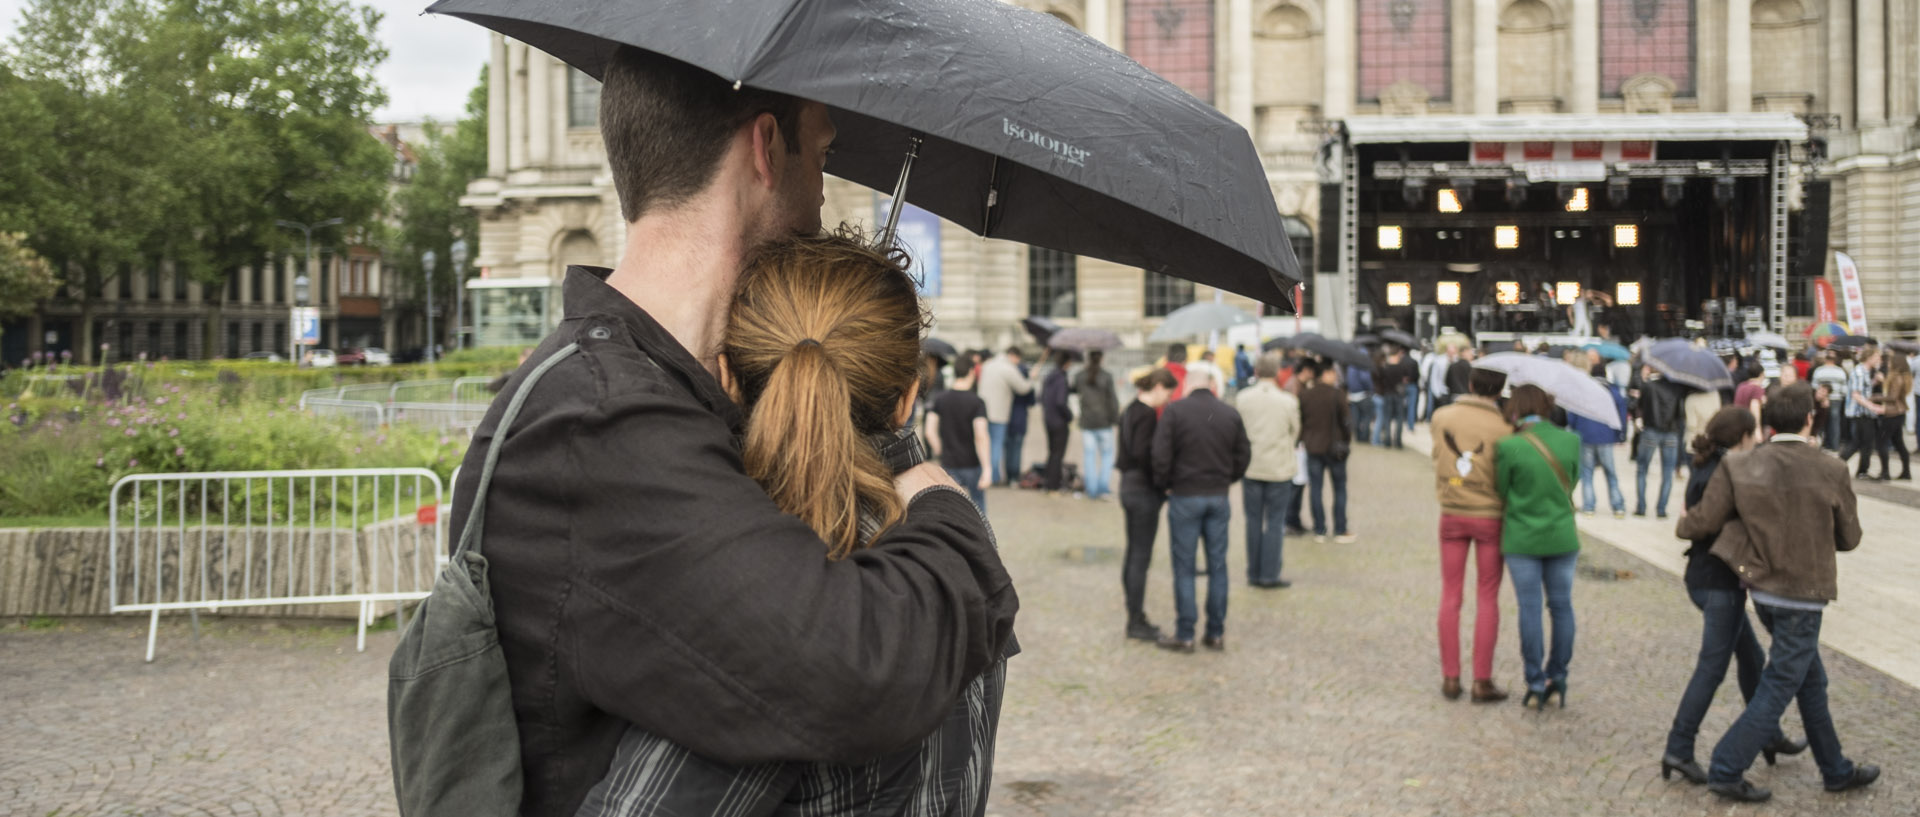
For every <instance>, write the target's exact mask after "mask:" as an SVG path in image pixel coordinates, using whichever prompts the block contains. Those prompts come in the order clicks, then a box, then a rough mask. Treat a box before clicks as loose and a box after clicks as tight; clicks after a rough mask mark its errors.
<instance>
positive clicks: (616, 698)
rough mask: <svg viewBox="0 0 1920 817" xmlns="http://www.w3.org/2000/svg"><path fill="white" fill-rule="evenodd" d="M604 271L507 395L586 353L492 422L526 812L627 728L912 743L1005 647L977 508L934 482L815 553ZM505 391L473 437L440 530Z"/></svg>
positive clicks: (490, 515) (547, 810)
mask: <svg viewBox="0 0 1920 817" xmlns="http://www.w3.org/2000/svg"><path fill="white" fill-rule="evenodd" d="M605 274H606V272H605V271H604V270H598V271H595V270H590V269H588V268H582V267H575V268H572V269H569V270H568V272H567V279H566V284H565V304H566V318H565V320H564V321H563V322H562V323H561V325H560V327H559V328H558V329H557V330H556V331H555V332H554V333H553V334H552V335H550V336H549V337H548V338H547V339H546V340H545V341H544V342H542V343H541V344H540V347H539V348H538V349H536V350H535V351H534V353H533V355H532V356H531V357H530V358H528V360H527V362H526V364H525V365H523V366H522V367H521V369H520V371H518V372H515V373H514V375H513V379H512V381H511V382H510V383H509V384H508V387H507V388H506V389H504V390H503V391H502V392H501V394H502V395H510V394H512V393H513V392H514V390H515V389H517V388H518V386H519V383H520V381H521V380H522V379H523V378H524V377H525V376H526V373H527V372H528V371H530V370H531V369H532V368H533V367H534V366H537V365H539V364H540V363H541V362H542V361H544V360H546V358H547V357H548V356H549V355H551V354H553V352H555V351H556V350H558V349H560V348H561V347H563V346H565V345H566V344H568V343H578V344H580V347H581V351H580V352H579V353H578V354H575V355H573V356H572V357H570V358H568V359H566V360H565V361H564V362H562V363H560V364H559V365H557V366H555V367H554V368H553V369H552V370H550V371H549V372H548V373H547V374H546V376H545V378H544V379H543V380H542V381H541V382H540V384H539V386H537V387H536V388H535V389H534V391H533V393H532V395H531V396H530V397H529V398H528V400H527V403H526V405H525V406H524V407H523V409H522V410H521V414H520V417H519V419H518V420H517V421H516V422H515V423H514V427H513V428H511V429H509V430H508V431H507V432H506V433H507V435H508V436H507V441H506V444H505V447H504V449H503V451H502V453H501V456H500V462H499V466H498V467H497V469H496V470H495V472H494V477H493V487H492V490H491V491H490V496H489V499H488V503H487V508H486V528H485V536H486V541H485V543H484V553H485V555H486V557H487V559H488V560H489V561H490V562H491V563H492V574H491V577H490V578H491V584H492V595H493V601H494V605H495V610H496V612H497V616H498V621H499V625H498V626H499V632H500V642H501V648H502V650H503V651H504V653H505V655H506V659H507V671H508V676H509V680H510V682H511V685H512V688H513V703H514V711H515V715H516V718H517V720H518V722H519V728H520V744H521V755H522V758H523V763H524V769H523V772H524V777H525V784H526V785H525V791H526V799H525V801H524V802H523V803H522V806H521V813H523V814H529V815H549V814H552V815H561V814H567V815H570V814H572V813H573V812H574V811H575V810H576V809H578V808H579V805H580V801H581V798H582V797H583V796H584V795H585V794H586V792H587V790H588V788H589V787H590V786H592V785H593V784H594V783H595V782H596V781H598V780H599V779H600V778H601V777H602V776H604V775H605V774H606V773H607V768H608V764H609V762H610V761H611V760H612V758H613V754H614V748H615V746H616V745H617V743H618V742H619V740H620V735H621V733H622V732H623V731H624V730H625V729H626V725H627V724H628V723H632V724H635V725H637V726H639V727H641V728H642V729H645V730H647V731H649V732H652V733H654V734H657V735H660V736H662V737H664V738H666V739H668V740H671V741H673V742H675V743H678V744H680V745H682V746H685V747H687V748H688V749H690V750H692V751H693V752H694V753H696V754H698V755H700V756H702V757H706V758H711V759H714V760H718V761H722V762H725V763H733V764H749V763H759V762H765V761H775V760H799V761H837V762H851V761H858V760H865V759H870V758H872V757H875V756H878V755H881V754H883V753H886V752H888V751H891V750H894V749H898V748H900V747H902V746H905V745H907V744H910V743H913V742H915V741H918V740H919V739H921V738H923V737H925V736H926V735H927V734H928V733H929V732H931V731H932V730H933V729H934V728H935V727H936V726H938V725H939V724H940V723H941V721H942V720H943V719H944V718H945V717H946V716H947V713H948V711H949V710H950V709H951V707H952V706H953V704H954V702H955V701H956V700H957V699H958V698H959V695H960V692H961V690H962V689H963V688H964V687H965V686H966V685H967V684H968V683H969V682H971V681H972V680H973V679H974V678H975V677H976V676H978V675H979V674H980V673H981V672H982V671H984V670H985V669H986V668H987V666H988V665H989V664H991V663H992V662H993V661H994V660H996V659H998V658H999V657H1000V656H1001V655H1002V654H1003V653H1004V651H1005V649H1006V646H1007V641H1008V639H1009V638H1010V637H1011V634H1012V629H1013V616H1014V611H1015V609H1016V608H1017V607H1018V601H1017V600H1016V598H1015V596H1014V592H1013V586H1012V583H1011V581H1010V580H1009V579H1008V577H1007V574H1006V571H1005V569H1004V568H1003V567H1002V566H1001V563H1000V558H999V556H998V554H997V553H996V552H995V550H994V547H993V543H992V540H991V536H990V534H989V533H988V531H987V528H986V526H985V524H984V523H983V521H982V520H981V518H980V514H979V513H978V512H977V511H975V510H974V507H973V503H972V502H970V501H968V499H967V498H966V496H965V495H963V494H961V493H959V492H958V491H952V490H947V489H929V490H928V491H926V492H923V493H922V494H921V495H920V496H918V497H916V498H915V499H914V500H913V502H912V503H911V504H910V505H909V507H908V510H907V515H906V518H905V520H904V521H902V522H901V523H900V524H898V525H896V526H895V527H893V528H892V529H891V530H889V531H887V532H886V533H885V534H883V535H881V536H880V537H878V538H877V539H876V540H875V541H874V543H873V546H872V547H871V548H869V549H866V550H862V551H858V552H856V553H854V554H853V555H851V556H849V557H848V558H846V559H844V560H842V561H837V562H829V561H827V559H826V552H827V547H826V545H825V544H824V543H823V542H821V540H820V538H819V537H818V536H816V535H814V533H813V531H812V530H811V529H810V528H808V527H807V526H806V524H805V523H802V522H801V521H800V520H799V519H798V518H797V517H793V516H790V515H787V514H784V513H781V512H780V510H779V509H778V508H777V507H776V506H775V505H774V503H773V501H772V500H771V499H769V498H768V497H767V495H766V492H765V491H763V490H761V488H760V486H759V485H758V484H756V483H754V481H753V480H751V479H749V478H748V477H747V476H746V473H745V471H744V470H743V468H742V465H741V460H740V454H739V451H738V449H737V446H736V441H737V439H738V435H739V434H740V433H741V430H742V428H741V423H742V417H741V413H740V411H739V409H738V407H736V406H735V405H734V404H733V402H732V401H731V400H729V399H728V398H727V396H726V394H725V393H724V392H723V391H722V390H721V388H720V385H719V383H718V382H716V381H715V380H714V378H713V377H712V376H711V375H710V374H708V372H707V371H706V370H705V369H704V368H702V367H701V366H700V365H699V364H698V363H696V362H695V361H694V359H693V357H692V356H691V355H689V354H688V353H687V351H686V350H685V349H683V348H682V347H681V346H680V345H679V343H678V342H676V341H675V340H674V338H673V336H672V335H670V334H668V333H667V332H666V330H665V329H663V328H662V327H661V326H660V325H659V324H657V323H655V322H654V320H653V319H652V318H651V317H649V316H648V315H647V314H646V313H645V312H643V311H642V310H640V309H639V307H637V306H635V305H634V304H633V302H632V301H630V300H628V299H627V298H626V297H625V296H623V295H621V294H620V293H619V292H618V291H616V290H614V289H613V288H612V287H609V286H608V285H607V284H606V283H605V281H604V280H602V279H603V278H604V276H605ZM505 403H506V400H504V399H503V400H497V401H495V403H494V405H493V408H492V409H490V410H489V411H488V413H487V417H486V419H485V421H483V422H482V423H481V426H480V429H479V431H478V432H477V433H476V434H475V435H474V438H473V442H472V445H471V448H470V449H469V450H468V454H467V458H466V461H465V463H464V465H463V479H461V480H460V484H459V485H456V486H455V492H454V502H453V519H454V520H456V522H455V525H454V529H453V531H452V541H459V538H460V529H459V528H460V523H459V521H458V520H464V519H465V518H466V509H467V508H470V507H472V502H473V486H474V483H475V482H477V481H478V479H477V476H478V474H479V473H480V471H481V460H482V459H483V458H484V454H485V452H486V449H487V445H488V443H489V442H490V441H491V440H492V439H493V436H494V434H495V433H496V428H495V425H496V424H497V423H498V421H499V416H500V414H501V412H502V410H503V409H504V404H505ZM467 475H472V476H467Z"/></svg>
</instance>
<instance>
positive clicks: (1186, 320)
mask: <svg viewBox="0 0 1920 817" xmlns="http://www.w3.org/2000/svg"><path fill="white" fill-rule="evenodd" d="M1259 322H1260V319H1259V318H1255V317H1254V316H1252V315H1249V314H1247V311H1246V310H1244V309H1241V308H1239V307H1237V306H1229V305H1227V304H1216V303H1212V302H1202V303H1197V304H1187V305H1186V306H1183V307H1180V308H1179V309H1176V310H1173V311H1172V312H1169V313H1167V319H1166V320H1164V321H1161V322H1160V328H1158V329H1155V330H1153V334H1151V335H1148V336H1147V340H1149V341H1156V342H1157V341H1163V340H1174V339H1177V338H1190V337H1193V336H1195V335H1204V334H1206V333H1208V332H1215V331H1219V330H1221V329H1226V328H1228V327H1230V326H1243V325H1247V324H1256V323H1259Z"/></svg>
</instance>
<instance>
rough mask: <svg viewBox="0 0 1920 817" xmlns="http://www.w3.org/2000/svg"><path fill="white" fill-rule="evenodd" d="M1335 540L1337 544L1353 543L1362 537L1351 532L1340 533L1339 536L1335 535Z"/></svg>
mask: <svg viewBox="0 0 1920 817" xmlns="http://www.w3.org/2000/svg"><path fill="white" fill-rule="evenodd" d="M1333 541H1334V543H1336V544H1341V545H1351V544H1353V543H1354V542H1358V541H1360V537H1358V536H1355V535H1353V534H1351V533H1343V534H1340V535H1339V536H1335V537H1333Z"/></svg>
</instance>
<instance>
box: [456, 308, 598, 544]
mask: <svg viewBox="0 0 1920 817" xmlns="http://www.w3.org/2000/svg"><path fill="white" fill-rule="evenodd" d="M578 351H580V344H578V343H569V344H567V345H566V346H564V347H562V348H561V349H560V351H558V352H554V353H553V355H552V356H550V357H548V358H547V359H546V360H542V361H540V365H538V366H535V367H533V371H531V372H528V373H527V379H526V380H523V381H521V382H520V388H518V389H515V390H514V392H513V399H512V400H509V401H507V410H506V411H505V412H504V413H502V414H501V415H500V422H499V424H497V425H495V426H494V428H493V441H492V442H490V443H488V444H487V459H486V461H485V464H484V465H482V466H481V467H480V484H479V485H478V486H475V487H474V489H473V508H472V509H471V510H469V511H468V512H467V525H466V527H465V528H462V529H461V531H460V543H459V544H457V545H455V546H454V548H453V553H452V554H451V558H452V559H453V560H455V561H458V560H459V559H460V554H461V553H462V552H463V551H467V550H471V551H473V552H474V553H479V552H480V541H481V539H480V529H481V527H482V526H483V525H485V524H486V519H487V487H488V486H490V485H492V484H493V467H494V465H496V464H497V463H499V462H500V448H501V446H502V445H503V444H504V443H505V442H506V441H507V429H509V428H512V427H513V421H514V420H515V419H516V418H518V417H519V416H520V407H521V405H523V404H525V403H526V402H527V395H529V394H532V393H533V386H534V384H536V383H539V382H540V378H541V377H543V376H545V375H546V373H547V370H548V369H551V368H553V367H554V366H557V365H559V364H560V361H562V360H566V359H567V358H568V357H571V356H572V355H573V353H574V352H578Z"/></svg>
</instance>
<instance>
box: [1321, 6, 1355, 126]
mask: <svg viewBox="0 0 1920 817" xmlns="http://www.w3.org/2000/svg"><path fill="white" fill-rule="evenodd" d="M1353 3H1354V0H1327V6H1326V9H1325V12H1326V13H1325V17H1324V20H1325V26H1326V30H1325V32H1324V36H1325V39H1326V45H1327V47H1326V56H1327V59H1326V65H1325V66H1324V67H1323V68H1322V70H1323V71H1325V75H1326V97H1325V99H1323V100H1322V102H1321V104H1322V108H1321V110H1322V111H1323V115H1324V116H1325V118H1327V119H1344V118H1346V117H1348V116H1352V115H1353V95H1354V81H1355V79H1356V78H1357V77H1358V75H1359V70H1358V69H1359V66H1358V65H1356V64H1355V63H1354V61H1353V51H1354V38H1355V34H1356V31H1355V29H1354V25H1353V21H1354V17H1353Z"/></svg>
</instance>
